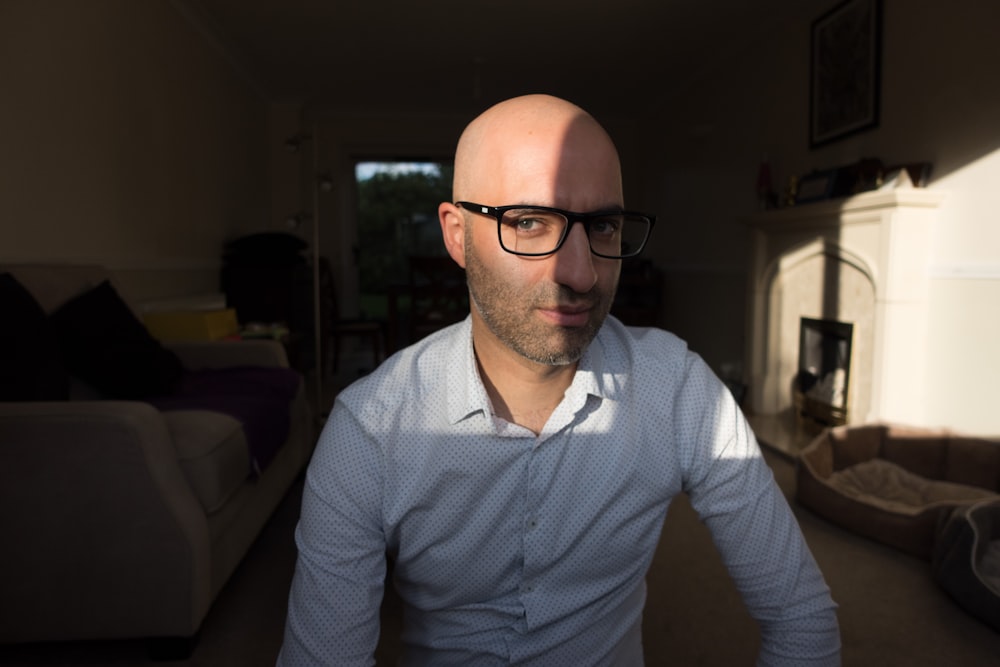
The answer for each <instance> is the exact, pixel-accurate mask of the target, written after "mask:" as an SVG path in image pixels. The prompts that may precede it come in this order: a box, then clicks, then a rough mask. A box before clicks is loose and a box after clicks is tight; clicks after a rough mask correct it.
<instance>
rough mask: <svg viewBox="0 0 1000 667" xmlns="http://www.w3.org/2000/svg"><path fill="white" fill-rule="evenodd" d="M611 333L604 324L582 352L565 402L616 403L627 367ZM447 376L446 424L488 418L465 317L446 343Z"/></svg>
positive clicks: (486, 400)
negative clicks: (480, 416)
mask: <svg viewBox="0 0 1000 667" xmlns="http://www.w3.org/2000/svg"><path fill="white" fill-rule="evenodd" d="M613 335H614V334H613V332H612V331H610V330H609V327H608V324H607V322H606V323H605V325H604V326H602V327H601V330H600V331H599V332H598V333H597V336H596V337H595V338H594V340H593V342H591V344H590V345H589V346H588V347H587V349H586V350H585V351H584V353H583V356H582V357H581V358H580V363H579V364H578V366H577V369H576V375H575V376H574V377H573V382H572V384H570V386H569V388H568V389H567V390H566V399H567V400H569V401H571V402H572V403H573V404H575V406H576V409H579V407H582V406H583V404H584V402H585V401H586V399H587V396H596V397H597V398H600V399H609V400H617V398H618V396H620V395H621V392H622V390H623V388H624V386H625V383H626V380H627V374H626V372H625V371H626V366H625V363H624V358H623V357H622V355H621V353H620V351H619V352H618V353H616V349H617V350H620V346H618V347H617V348H616V347H615V346H610V345H609V343H611V341H612V338H613ZM449 348H450V353H449V360H448V371H447V373H448V375H447V378H446V382H447V385H448V392H447V396H448V398H447V401H448V405H447V415H448V422H449V423H451V424H456V423H458V422H460V421H462V420H463V419H465V418H466V417H469V416H470V415H472V414H474V413H477V412H480V413H482V414H483V415H484V416H485V417H487V418H489V417H490V399H489V396H488V395H487V394H486V387H484V386H483V381H482V378H480V377H479V368H478V366H477V364H476V355H475V351H474V350H473V347H472V318H471V317H466V318H465V320H463V321H462V322H461V323H460V324H459V325H457V326H455V327H454V328H453V330H452V335H451V340H450V342H449Z"/></svg>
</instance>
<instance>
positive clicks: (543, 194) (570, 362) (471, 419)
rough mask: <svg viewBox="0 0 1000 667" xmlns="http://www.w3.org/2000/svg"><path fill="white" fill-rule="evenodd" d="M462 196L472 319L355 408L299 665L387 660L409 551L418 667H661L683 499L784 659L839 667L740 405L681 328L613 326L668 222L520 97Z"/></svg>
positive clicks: (407, 576) (422, 347)
mask: <svg viewBox="0 0 1000 667" xmlns="http://www.w3.org/2000/svg"><path fill="white" fill-rule="evenodd" d="M453 190H454V191H453V200H454V201H453V202H446V203H442V204H441V205H440V207H439V209H438V215H439V218H440V222H441V230H442V235H443V238H444V244H445V247H446V248H447V250H448V253H449V254H450V255H451V257H452V258H453V259H454V260H455V262H457V263H458V264H459V265H460V266H462V267H463V268H464V269H465V270H466V275H467V279H468V286H469V295H470V303H471V308H470V311H471V312H470V315H469V317H468V318H467V319H466V320H465V321H464V322H461V323H459V324H456V325H453V326H451V327H449V328H447V329H444V330H442V331H440V332H438V333H436V334H433V335H431V336H429V337H427V338H425V339H423V340H422V341H420V342H418V343H416V344H414V345H413V346H411V347H409V348H407V349H405V350H402V351H401V352H399V353H398V354H396V355H395V356H393V357H392V358H390V359H389V360H387V361H386V362H385V363H384V364H383V365H382V366H381V367H379V368H378V369H377V370H376V371H375V372H374V373H373V374H371V375H370V376H368V377H366V378H364V379H363V380H361V381H359V382H357V383H355V384H354V385H352V386H351V387H349V388H348V389H346V390H345V391H343V392H342V393H341V394H340V395H339V396H338V397H337V401H336V404H335V406H334V408H333V410H332V412H331V414H330V418H329V421H328V422H327V424H326V426H325V428H324V430H323V433H322V435H321V436H320V440H319V443H318V445H317V448H316V452H315V454H314V456H313V460H312V462H311V463H310V465H309V469H308V472H307V477H306V486H305V491H304V496H303V502H302V515H301V518H300V522H299V525H298V528H297V530H296V541H297V544H298V548H299V558H298V563H297V567H296V572H295V577H294V581H293V583H292V589H291V594H290V599H289V610H288V622H287V625H286V631H285V642H284V645H283V647H282V651H281V655H280V657H279V659H278V664H279V665H283V666H286V667H287V666H291V665H338V666H342V665H371V664H374V658H373V652H374V649H375V646H376V644H377V642H378V635H379V607H380V603H381V600H382V593H383V586H384V582H385V580H386V571H387V567H386V563H387V557H388V559H389V560H391V561H392V562H393V570H392V581H393V584H394V586H395V588H396V590H397V591H398V593H399V595H400V597H401V599H402V601H403V605H404V619H403V634H402V638H401V639H402V644H403V646H404V655H403V660H402V664H404V665H462V666H468V665H510V664H517V665H537V666H539V667H542V666H544V667H552V666H557V665H566V666H568V667H581V666H586V665H629V666H631V665H642V664H643V652H642V638H641V632H640V630H641V620H642V610H643V606H644V604H645V598H646V587H645V575H646V571H647V569H648V568H649V564H650V562H651V560H652V558H653V553H654V551H655V549H656V547H657V543H658V541H659V537H660V530H661V527H662V524H663V520H664V517H665V515H666V511H667V508H668V506H669V504H670V502H671V500H672V499H673V498H674V497H675V496H676V495H677V494H678V493H681V492H682V491H683V492H686V493H687V494H688V495H689V497H690V499H691V503H692V506H693V507H694V508H695V510H697V511H698V513H699V514H700V516H701V518H702V520H703V521H704V522H705V524H706V525H707V526H708V527H709V529H710V530H711V531H712V535H713V538H714V541H715V543H716V545H717V546H718V547H719V551H720V553H721V555H722V557H723V560H724V561H725V563H726V565H727V567H728V568H729V571H730V573H731V574H732V576H733V578H734V580H735V581H736V584H737V586H738V587H739V590H740V592H741V594H742V596H743V599H744V601H745V602H746V605H747V608H748V609H749V610H750V612H751V613H752V614H753V616H754V617H755V618H756V619H757V621H758V622H759V624H760V627H761V639H762V643H761V649H760V656H759V664H762V665H796V666H798V665H836V664H839V649H840V641H839V633H838V628H837V620H836V616H835V605H834V604H833V602H832V601H831V599H830V594H829V590H828V588H827V586H826V585H825V583H824V581H823V577H822V575H821V574H820V572H819V570H818V568H817V567H816V563H815V561H814V560H813V557H812V555H811V554H810V553H809V550H808V548H807V546H806V544H805V542H804V540H803V539H802V535H801V533H800V531H799V529H798V525H797V524H796V522H795V520H794V517H793V515H792V514H791V511H790V510H789V508H788V505H787V503H786V502H785V500H784V498H783V496H782V494H781V492H780V491H779V489H778V488H777V486H776V485H775V483H774V480H773V477H772V475H771V473H770V470H769V469H768V467H767V465H766V464H765V463H764V461H763V459H762V458H761V454H760V451H759V448H758V446H757V443H756V441H755V439H754V436H753V434H752V432H751V431H750V429H749V428H748V426H747V424H746V422H745V421H744V418H743V416H742V415H741V413H740V411H739V409H738V407H737V406H736V404H735V402H734V401H733V399H732V397H731V395H730V393H729V392H728V391H727V389H726V388H725V387H724V385H723V384H722V383H721V382H720V381H719V380H718V379H717V378H716V377H715V376H714V375H713V374H712V372H711V371H710V370H709V369H708V367H707V366H706V365H705V363H704V362H703V361H702V360H701V359H700V358H699V357H697V356H696V355H695V354H693V353H692V352H690V351H689V350H688V349H687V347H686V346H685V345H684V343H683V342H682V341H680V340H679V339H678V338H676V337H675V336H673V335H672V334H670V333H667V332H665V331H661V330H657V329H633V328H629V327H626V326H624V325H622V324H621V322H619V321H618V320H616V319H615V318H614V317H611V316H609V315H608V311H609V309H610V307H611V303H612V300H613V298H614V294H615V290H616V289H617V285H618V277H619V272H620V268H621V261H622V258H625V257H631V256H635V255H637V254H638V253H639V252H641V250H642V247H643V245H644V244H645V242H646V240H647V238H648V236H649V234H650V232H651V231H652V228H653V225H654V222H655V220H654V218H653V217H652V216H650V215H646V214H643V213H639V212H633V211H628V210H627V209H626V208H625V205H624V199H623V195H622V184H621V168H620V165H619V159H618V154H617V150H616V148H615V146H614V143H613V142H612V140H611V138H610V137H609V136H608V134H607V133H606V132H605V131H604V129H603V128H602V127H601V126H600V125H599V124H598V123H597V121H596V120H594V118H592V117H591V116H590V115H589V114H587V113H586V112H585V111H583V110H582V109H580V108H579V107H577V106H575V105H573V104H570V103H569V102H566V101H564V100H561V99H557V98H554V97H549V96H544V95H529V96H525V97H518V98H514V99H511V100H508V101H505V102H502V103H500V104H498V105H496V106H494V107H492V108H490V109H488V110H487V111H486V112H484V113H483V114H482V115H480V116H479V117H478V118H476V119H475V120H474V121H473V122H472V123H470V125H469V126H468V127H467V128H466V130H465V132H464V133H463V134H462V136H461V138H460V139H459V143H458V148H457V151H456V155H455V180H454V184H453ZM659 658H662V659H663V660H664V661H668V662H669V659H670V656H658V659H659Z"/></svg>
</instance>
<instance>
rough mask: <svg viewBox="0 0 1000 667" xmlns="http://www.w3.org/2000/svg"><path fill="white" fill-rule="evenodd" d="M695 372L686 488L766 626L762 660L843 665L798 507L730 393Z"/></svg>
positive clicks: (689, 394) (688, 398)
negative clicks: (786, 494)
mask: <svg viewBox="0 0 1000 667" xmlns="http://www.w3.org/2000/svg"><path fill="white" fill-rule="evenodd" d="M691 371H692V373H691V375H690V376H689V378H688V379H689V381H690V382H691V383H692V384H693V386H689V387H687V389H688V391H686V392H685V393H684V398H682V399H681V400H682V404H681V405H679V406H678V409H679V412H678V416H679V417H681V418H682V419H686V430H687V433H686V434H684V436H683V437H685V439H686V440H687V442H688V443H690V444H688V445H687V447H688V449H687V452H688V453H687V456H688V460H687V465H688V474H687V475H686V484H685V490H686V491H687V493H688V495H689V496H690V499H691V504H692V506H693V507H694V509H695V511H697V512H698V514H699V516H700V517H701V519H702V520H703V521H704V522H705V524H706V525H707V526H708V528H709V530H710V531H711V534H712V538H713V540H714V542H715V544H716V546H717V548H718V549H719V553H720V555H721V557H722V560H723V562H724V563H725V564H726V567H727V568H728V570H729V573H730V574H731V575H732V577H733V579H734V581H735V583H736V586H737V588H738V589H739V591H740V593H741V595H742V597H743V600H744V602H745V603H746V605H747V608H748V610H749V611H750V613H751V615H752V616H753V617H754V619H755V620H756V621H757V623H758V624H759V626H760V630H761V649H760V654H759V657H758V664H759V665H767V666H772V665H773V666H779V665H781V666H785V665H787V666H792V665H796V666H800V665H824V666H826V665H839V664H840V631H839V628H838V623H837V616H836V604H835V603H834V602H833V600H832V598H831V597H830V590H829V588H828V587H827V585H826V582H825V581H824V579H823V575H822V573H821V572H820V570H819V567H818V566H817V564H816V561H815V559H814V558H813V556H812V553H811V552H810V551H809V547H808V545H807V544H806V542H805V539H804V537H803V536H802V532H801V530H800V529H799V525H798V522H797V521H796V519H795V515H794V514H793V513H792V511H791V508H790V507H789V506H788V503H787V501H786V500H785V497H784V495H783V494H782V492H781V490H780V488H779V487H778V485H777V483H776V482H775V481H774V476H773V474H772V472H771V469H770V467H769V466H768V465H767V463H766V462H765V461H764V459H763V457H762V455H761V452H760V448H759V447H758V444H757V441H756V438H755V437H754V435H753V432H752V431H751V429H750V427H749V425H748V424H747V422H746V420H745V418H744V417H743V415H742V413H741V412H740V410H739V408H738V406H737V405H736V402H735V401H734V400H733V398H732V395H731V394H730V392H729V391H728V390H727V389H726V388H725V386H724V385H723V384H722V383H721V382H720V381H719V380H718V379H717V378H715V376H714V375H713V374H712V373H711V371H709V370H708V368H707V366H704V365H703V363H702V362H700V361H699V362H697V363H696V364H695V367H694V368H692V369H691ZM685 403H686V404H685ZM699 405H700V407H699ZM692 415H698V416H697V417H696V418H691V416H692Z"/></svg>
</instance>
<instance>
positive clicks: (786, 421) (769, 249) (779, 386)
mask: <svg viewBox="0 0 1000 667" xmlns="http://www.w3.org/2000/svg"><path fill="white" fill-rule="evenodd" d="M943 199H944V194H943V193H941V192H938V191H934V190H927V189H923V188H915V187H912V186H909V185H906V186H900V187H897V188H893V189H887V190H878V191H873V192H867V193H863V194H859V195H856V196H853V197H849V198H846V199H837V200H831V201H823V202H818V203H813V204H802V205H798V206H793V207H789V208H784V209H779V210H774V211H765V212H762V213H759V214H757V215H754V216H753V217H751V218H750V219H749V220H748V221H747V223H748V224H749V226H750V228H751V258H750V269H749V270H750V275H749V287H750V295H749V309H750V312H749V327H750V330H749V332H748V333H749V335H748V350H747V359H748V371H747V384H748V387H747V389H748V394H747V402H746V403H745V404H744V407H745V408H746V411H747V413H748V415H749V416H750V417H751V423H752V424H753V425H754V428H755V429H757V430H760V431H764V432H765V433H764V434H762V433H760V432H758V437H759V438H760V439H761V440H767V439H773V437H776V436H774V435H773V434H772V433H771V432H773V431H774V430H775V429H777V430H778V431H780V432H783V433H784V437H792V438H795V437H796V436H795V434H789V433H788V432H787V431H788V430H789V428H792V425H793V424H794V414H793V411H792V400H793V398H792V380H793V379H794V377H795V374H796V372H797V371H798V355H799V325H800V318H802V317H812V318H817V319H833V320H839V321H842V322H851V323H853V324H854V337H853V344H852V345H853V349H852V355H851V370H850V387H849V389H848V403H847V407H848V418H847V419H848V423H864V422H870V421H876V420H884V421H890V422H898V423H910V424H919V423H920V413H921V408H922V401H923V398H922V388H923V381H922V380H923V377H924V359H925V355H926V323H927V318H928V316H929V313H928V280H929V277H928V264H929V255H930V230H931V223H932V220H933V217H934V215H935V214H936V211H937V208H938V206H939V205H940V203H941V202H942V200H943ZM798 439H799V440H801V439H802V434H798ZM769 444H773V443H769Z"/></svg>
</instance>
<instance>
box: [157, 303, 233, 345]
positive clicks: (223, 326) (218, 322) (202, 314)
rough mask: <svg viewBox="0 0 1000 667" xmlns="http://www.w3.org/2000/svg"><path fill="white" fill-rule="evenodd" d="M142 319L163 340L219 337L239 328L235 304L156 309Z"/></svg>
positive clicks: (216, 338) (223, 336) (231, 333)
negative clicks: (197, 308) (202, 307)
mask: <svg viewBox="0 0 1000 667" xmlns="http://www.w3.org/2000/svg"><path fill="white" fill-rule="evenodd" d="M142 319H143V321H144V322H145V323H146V328H147V329H149V333H151V334H152V335H153V336H154V337H155V338H157V339H159V340H162V341H182V340H219V339H220V338H225V337H227V336H235V335H237V334H238V333H239V330H240V327H239V324H238V323H237V321H236V310H234V309H233V308H223V309H220V310H164V311H154V312H150V313H146V314H144V315H143V316H142Z"/></svg>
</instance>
